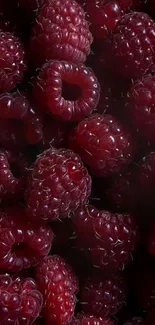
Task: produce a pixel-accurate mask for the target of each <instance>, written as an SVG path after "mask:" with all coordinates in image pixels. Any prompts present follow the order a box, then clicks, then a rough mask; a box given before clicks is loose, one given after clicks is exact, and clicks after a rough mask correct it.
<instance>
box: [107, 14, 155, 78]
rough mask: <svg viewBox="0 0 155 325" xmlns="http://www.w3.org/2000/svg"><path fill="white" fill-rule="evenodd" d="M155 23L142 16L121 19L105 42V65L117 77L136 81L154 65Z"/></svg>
mask: <svg viewBox="0 0 155 325" xmlns="http://www.w3.org/2000/svg"><path fill="white" fill-rule="evenodd" d="M154 44H155V22H154V21H153V20H152V19H151V18H150V17H149V16H148V15H147V14H145V13H142V12H133V13H129V14H126V15H124V16H123V18H122V19H121V20H120V21H119V22H118V24H117V26H116V28H115V30H114V32H113V33H112V34H111V36H109V38H108V39H107V40H106V41H105V44H104V45H105V47H104V58H105V62H106V65H108V67H109V68H110V69H112V70H114V71H115V72H117V73H118V75H121V76H123V77H126V78H129V79H130V78H138V77H141V76H142V75H143V74H144V73H146V72H151V71H152V69H153V67H154V64H155V46H154Z"/></svg>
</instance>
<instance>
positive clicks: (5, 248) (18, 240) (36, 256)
mask: <svg viewBox="0 0 155 325" xmlns="http://www.w3.org/2000/svg"><path fill="white" fill-rule="evenodd" d="M52 241H53V232H52V230H51V228H50V227H48V226H46V225H42V224H39V223H38V224H37V225H36V223H35V224H34V223H31V222H28V221H27V218H26V215H25V209H24V208H23V207H22V206H20V205H17V206H13V207H9V208H6V209H3V210H2V211H0V247H1V250H0V269H1V270H5V271H9V272H19V271H21V270H22V269H27V268H29V267H31V266H36V265H37V264H39V262H40V261H42V259H43V258H44V257H45V256H46V255H48V253H49V251H50V249H51V245H52Z"/></svg>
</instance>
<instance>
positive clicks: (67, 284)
mask: <svg viewBox="0 0 155 325" xmlns="http://www.w3.org/2000/svg"><path fill="white" fill-rule="evenodd" d="M36 279H37V283H38V285H39V288H40V291H41V292H42V294H43V297H44V309H43V313H44V317H45V320H46V322H47V324H56V325H65V324H67V323H68V322H69V321H70V320H71V318H72V317H73V315H74V309H75V304H76V297H75V293H76V292H77V291H78V283H77V278H76V276H75V274H74V272H73V270H72V268H71V267H70V266H69V265H68V264H67V263H66V262H65V261H64V260H63V258H61V257H60V256H57V255H53V256H47V257H46V258H45V259H44V260H43V261H42V263H41V264H40V265H39V266H38V268H37V271H36Z"/></svg>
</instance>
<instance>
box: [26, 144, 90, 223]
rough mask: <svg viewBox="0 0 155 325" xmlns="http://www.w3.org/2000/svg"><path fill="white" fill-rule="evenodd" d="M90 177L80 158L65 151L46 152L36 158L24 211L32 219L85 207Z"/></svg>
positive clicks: (61, 214)
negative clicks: (81, 206)
mask: <svg viewBox="0 0 155 325" xmlns="http://www.w3.org/2000/svg"><path fill="white" fill-rule="evenodd" d="M90 191H91V178H90V176H89V175H88V172H87V169H86V168H85V167H84V166H83V163H82V161H81V159H80V157H79V156H78V155H77V154H75V153H74V152H72V151H71V150H67V149H59V150H57V149H54V148H53V149H52V148H51V149H48V150H46V151H44V152H43V153H42V154H41V155H40V156H38V158H37V160H36V162H35V163H34V167H33V169H32V172H31V175H30V178H29V181H28V186H27V190H26V194H25V199H26V203H27V212H28V214H29V215H30V216H32V218H34V219H36V220H37V219H44V220H53V219H58V218H59V217H65V216H67V215H68V214H69V213H70V212H71V211H74V210H75V209H76V208H77V207H78V206H80V205H82V204H84V203H85V202H86V200H87V199H88V197H89V195H90Z"/></svg>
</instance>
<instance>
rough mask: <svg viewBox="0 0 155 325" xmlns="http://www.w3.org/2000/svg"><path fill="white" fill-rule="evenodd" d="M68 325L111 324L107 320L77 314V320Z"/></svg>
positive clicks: (74, 319)
mask: <svg viewBox="0 0 155 325" xmlns="http://www.w3.org/2000/svg"><path fill="white" fill-rule="evenodd" d="M69 325H113V323H112V321H110V320H109V319H105V318H104V319H102V318H100V317H95V316H91V315H85V314H79V315H78V316H77V318H73V319H72V320H71V322H70V323H69Z"/></svg>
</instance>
